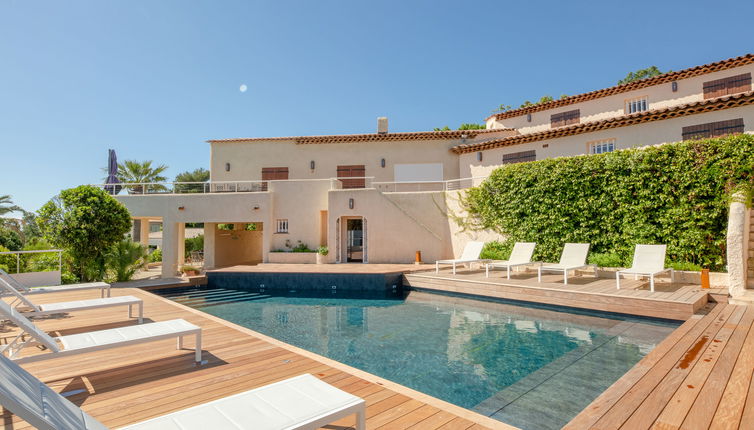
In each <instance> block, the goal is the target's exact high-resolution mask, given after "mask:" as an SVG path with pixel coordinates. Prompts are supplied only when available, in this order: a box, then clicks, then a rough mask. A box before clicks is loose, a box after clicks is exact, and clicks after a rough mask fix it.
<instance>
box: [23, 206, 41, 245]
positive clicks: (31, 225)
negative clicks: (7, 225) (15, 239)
mask: <svg viewBox="0 0 754 430" xmlns="http://www.w3.org/2000/svg"><path fill="white" fill-rule="evenodd" d="M21 237H22V239H23V241H24V244H27V243H31V242H34V241H36V240H39V239H41V238H42V232H41V231H40V230H39V225H37V215H36V214H35V213H34V212H26V211H24V216H23V218H22V219H21Z"/></svg>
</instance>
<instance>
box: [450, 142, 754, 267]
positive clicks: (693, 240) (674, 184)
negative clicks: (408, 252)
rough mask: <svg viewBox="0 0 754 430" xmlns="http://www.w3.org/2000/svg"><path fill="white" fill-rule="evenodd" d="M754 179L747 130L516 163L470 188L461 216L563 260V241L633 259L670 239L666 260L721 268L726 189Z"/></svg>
mask: <svg viewBox="0 0 754 430" xmlns="http://www.w3.org/2000/svg"><path fill="white" fill-rule="evenodd" d="M753 178H754V136H752V135H746V134H742V135H735V136H729V137H724V138H718V139H708V140H694V141H684V142H679V143H674V144H666V145H660V146H653V147H648V148H641V149H638V148H637V149H628V150H621V151H616V152H610V153H607V154H601V155H585V156H577V157H565V158H554V159H546V160H540V161H534V162H530V163H521V164H513V165H508V166H505V167H502V168H499V169H496V170H495V171H494V172H493V173H492V174H491V175H490V177H489V178H488V179H487V180H485V181H484V182H483V183H482V184H481V185H480V186H479V187H476V188H471V189H469V190H466V192H465V194H463V195H462V202H463V203H464V204H465V207H466V209H467V211H468V213H469V214H470V216H469V217H468V218H467V219H466V220H462V221H461V223H462V224H463V225H464V226H465V227H467V228H471V229H493V230H495V231H497V232H498V233H500V234H503V235H504V236H506V237H508V238H509V240H510V241H527V240H534V241H536V242H537V249H536V252H535V256H534V258H535V259H537V260H544V261H554V260H556V259H557V258H558V256H559V255H560V252H561V250H562V248H563V244H564V243H565V242H589V243H591V244H592V247H591V250H592V252H595V253H616V254H618V255H626V256H628V255H632V254H633V248H634V245H636V244H639V243H664V244H667V245H668V254H667V255H668V260H669V261H676V262H678V261H680V262H689V263H693V264H697V265H700V266H704V267H709V268H710V269H714V270H721V269H724V267H725V247H726V231H727V224H728V219H727V217H728V207H729V193H730V191H731V190H732V189H734V188H735V187H736V186H740V185H745V186H749V187H750V186H751V184H752V179H753Z"/></svg>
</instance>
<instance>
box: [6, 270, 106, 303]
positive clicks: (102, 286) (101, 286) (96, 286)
mask: <svg viewBox="0 0 754 430" xmlns="http://www.w3.org/2000/svg"><path fill="white" fill-rule="evenodd" d="M0 278H2V279H5V280H6V281H7V282H8V283H9V284H11V285H13V287H14V288H15V289H17V290H19V291H21V292H23V293H24V294H41V293H54V292H59V291H74V290H100V297H110V284H108V283H106V282H86V283H83V284H68V285H53V286H49V287H34V288H29V287H27V286H26V285H23V284H22V283H20V282H18V281H17V280H16V279H15V278H14V277H13V276H11V275H10V274H9V273H8V272H6V271H5V270H3V269H0Z"/></svg>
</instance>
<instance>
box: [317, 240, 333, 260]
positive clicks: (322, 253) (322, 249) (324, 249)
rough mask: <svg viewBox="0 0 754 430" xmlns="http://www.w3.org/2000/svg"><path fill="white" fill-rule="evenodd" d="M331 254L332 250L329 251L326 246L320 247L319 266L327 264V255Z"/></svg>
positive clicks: (318, 249) (318, 253)
mask: <svg viewBox="0 0 754 430" xmlns="http://www.w3.org/2000/svg"><path fill="white" fill-rule="evenodd" d="M329 253H330V250H329V249H327V247H326V246H325V245H322V246H320V247H319V248H317V264H325V263H327V258H326V257H327V254H329Z"/></svg>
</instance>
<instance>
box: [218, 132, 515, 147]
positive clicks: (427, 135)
mask: <svg viewBox="0 0 754 430" xmlns="http://www.w3.org/2000/svg"><path fill="white" fill-rule="evenodd" d="M506 131H511V130H510V129H506V128H495V129H489V130H449V131H417V132H408V133H386V134H377V133H369V134H336V135H329V136H290V137H251V138H235V139H213V140H208V141H207V142H208V143H223V142H260V141H270V140H274V141H280V140H292V141H294V143H296V144H301V145H303V144H313V143H355V142H399V141H406V140H438V139H462V138H463V136H464V135H465V136H466V138H468V139H473V138H475V137H476V136H479V135H482V134H488V133H499V132H506Z"/></svg>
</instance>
